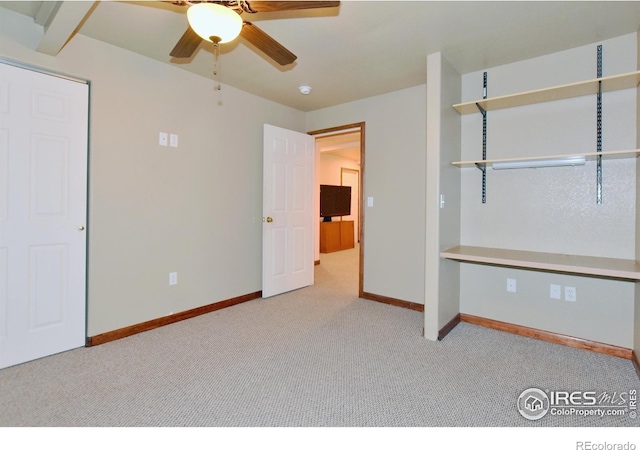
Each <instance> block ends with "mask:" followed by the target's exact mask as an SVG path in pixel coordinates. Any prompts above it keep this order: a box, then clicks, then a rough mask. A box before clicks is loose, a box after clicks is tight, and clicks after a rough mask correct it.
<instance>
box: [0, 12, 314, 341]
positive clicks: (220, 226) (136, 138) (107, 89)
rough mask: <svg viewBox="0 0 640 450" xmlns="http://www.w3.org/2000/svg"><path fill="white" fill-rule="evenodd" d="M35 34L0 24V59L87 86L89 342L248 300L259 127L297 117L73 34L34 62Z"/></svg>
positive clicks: (257, 229)
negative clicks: (164, 137)
mask: <svg viewBox="0 0 640 450" xmlns="http://www.w3.org/2000/svg"><path fill="white" fill-rule="evenodd" d="M41 36H42V28H41V27H39V26H37V25H34V24H33V21H32V20H31V19H29V18H26V17H24V16H21V15H19V14H15V13H12V12H10V11H8V10H3V13H2V15H0V56H2V57H5V58H9V59H13V60H17V61H21V62H25V63H29V64H33V65H36V66H39V67H43V68H47V69H51V70H55V71H60V72H64V73H67V74H70V75H73V76H76V77H79V78H84V79H87V80H89V81H90V82H91V94H90V95H91V105H90V106H91V111H90V114H91V117H90V121H91V125H90V163H89V165H90V167H89V183H90V203H89V220H88V228H87V230H88V237H89V261H88V267H89V274H88V334H89V336H94V335H97V334H100V333H104V332H107V331H112V330H114V329H118V328H121V327H126V326H129V325H133V324H137V323H140V322H144V321H147V320H151V319H155V318H159V317H163V316H165V315H168V314H171V313H176V312H179V311H184V310H188V309H192V308H196V307H199V306H203V305H207V304H211V303H215V302H219V301H222V300H226V299H229V298H233V297H237V296H240V295H244V294H248V293H253V292H256V291H259V290H260V289H261V271H262V263H261V254H262V253H261V246H262V221H261V217H262V129H263V124H264V123H269V124H273V125H276V126H280V127H284V128H289V129H292V130H296V131H305V129H304V113H302V112H300V111H297V110H294V109H292V108H288V107H284V106H282V105H278V104H276V103H273V102H270V101H267V100H264V99H262V98H259V97H256V96H253V95H250V94H247V93H245V92H242V91H239V90H237V89H234V88H231V87H228V86H223V87H222V90H221V91H219V92H218V91H215V90H214V83H213V81H212V80H209V79H206V78H202V77H199V76H196V75H193V74H190V73H188V72H186V71H184V70H182V69H179V68H176V67H172V66H170V65H167V64H164V63H160V62H157V61H154V60H152V59H149V58H145V57H142V56H139V55H137V54H134V53H131V52H128V51H125V50H122V49H120V48H117V47H114V46H110V45H107V44H104V43H101V42H99V41H96V40H93V39H90V38H87V37H84V36H81V35H78V36H75V37H74V38H73V39H72V40H71V41H70V42H69V44H68V45H67V46H66V47H65V48H64V49H63V50H62V52H61V53H60V54H59V55H58V56H57V57H50V56H46V55H42V54H39V53H37V52H35V51H34V49H35V48H36V46H37V44H38V42H39V39H40V37H41ZM160 131H165V132H169V133H176V134H178V135H179V148H178V149H173V148H171V147H160V146H159V145H158V133H159V132H160ZM173 271H175V272H178V284H177V285H176V286H171V287H170V286H169V285H168V274H169V272H173Z"/></svg>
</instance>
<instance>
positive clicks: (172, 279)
mask: <svg viewBox="0 0 640 450" xmlns="http://www.w3.org/2000/svg"><path fill="white" fill-rule="evenodd" d="M174 284H178V272H171V273H169V286H173V285H174Z"/></svg>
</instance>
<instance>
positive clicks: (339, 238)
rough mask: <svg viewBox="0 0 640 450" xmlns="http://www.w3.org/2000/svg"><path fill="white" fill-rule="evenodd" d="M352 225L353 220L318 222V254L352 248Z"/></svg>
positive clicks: (353, 243) (353, 244)
mask: <svg viewBox="0 0 640 450" xmlns="http://www.w3.org/2000/svg"><path fill="white" fill-rule="evenodd" d="M353 223H354V222H353V220H341V221H336V222H320V253H331V252H337V251H340V250H347V249H350V248H354V247H355V242H354V234H353V233H354V230H353Z"/></svg>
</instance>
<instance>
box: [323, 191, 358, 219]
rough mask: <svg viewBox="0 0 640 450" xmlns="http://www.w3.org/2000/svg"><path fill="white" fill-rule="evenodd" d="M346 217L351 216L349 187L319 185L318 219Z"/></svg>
mask: <svg viewBox="0 0 640 450" xmlns="http://www.w3.org/2000/svg"><path fill="white" fill-rule="evenodd" d="M348 215H351V186H332V185H329V184H321V185H320V217H324V218H327V217H340V216H348ZM325 220H326V219H325Z"/></svg>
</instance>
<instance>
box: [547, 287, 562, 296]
mask: <svg viewBox="0 0 640 450" xmlns="http://www.w3.org/2000/svg"><path fill="white" fill-rule="evenodd" d="M549 297H550V298H555V299H556V300H561V299H562V286H560V285H559V284H552V285H551V286H550V288H549Z"/></svg>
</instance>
